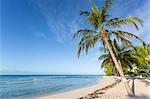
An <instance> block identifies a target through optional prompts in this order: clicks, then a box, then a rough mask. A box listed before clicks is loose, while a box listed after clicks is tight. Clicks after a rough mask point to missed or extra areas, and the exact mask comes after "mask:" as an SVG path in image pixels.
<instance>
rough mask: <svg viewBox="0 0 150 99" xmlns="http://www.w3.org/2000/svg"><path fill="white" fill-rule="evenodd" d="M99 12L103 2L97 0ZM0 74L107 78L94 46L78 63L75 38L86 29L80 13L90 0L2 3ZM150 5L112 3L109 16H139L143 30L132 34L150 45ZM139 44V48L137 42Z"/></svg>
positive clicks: (125, 0) (148, 0)
mask: <svg viewBox="0 0 150 99" xmlns="http://www.w3.org/2000/svg"><path fill="white" fill-rule="evenodd" d="M93 1H94V2H95V3H96V4H97V5H98V6H99V7H101V6H102V4H104V1H105V0H93ZM0 4H1V8H0V12H1V13H0V19H1V20H0V23H1V24H0V27H1V29H0V30H1V31H0V32H1V35H0V37H1V43H0V45H1V46H0V49H1V50H0V51H1V52H0V53H1V54H0V72H1V73H11V74H18V73H20V74H103V70H101V69H100V66H101V64H100V61H98V59H97V57H98V56H100V55H101V53H102V52H100V51H99V47H98V46H96V47H95V48H94V49H92V50H90V52H89V54H88V55H85V53H83V54H81V57H80V58H79V59H78V58H77V54H76V51H77V47H76V46H77V43H78V40H73V39H72V35H73V33H74V32H75V31H76V30H78V29H81V28H86V27H88V26H87V25H86V24H85V22H84V17H82V16H80V15H79V12H80V11H81V10H89V9H90V7H91V5H90V3H89V0H1V2H0ZM149 5H150V0H114V2H113V5H112V7H111V8H110V11H109V14H110V15H112V16H117V17H119V18H122V17H127V16H138V17H140V18H142V19H143V20H144V28H140V31H138V32H137V31H135V29H132V28H131V27H130V28H128V27H123V28H122V29H127V30H128V31H131V32H134V33H135V34H137V35H138V36H140V37H141V38H143V39H144V40H146V41H147V43H150V40H149V39H150V33H148V32H149V30H150V28H149V27H150V18H149V16H150V11H149V10H150V7H149ZM137 43H138V42H137Z"/></svg>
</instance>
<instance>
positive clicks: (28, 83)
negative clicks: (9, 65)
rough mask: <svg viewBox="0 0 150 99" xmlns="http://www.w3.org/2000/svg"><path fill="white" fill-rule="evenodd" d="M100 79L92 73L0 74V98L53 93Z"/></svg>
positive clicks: (9, 98) (10, 98)
mask: <svg viewBox="0 0 150 99" xmlns="http://www.w3.org/2000/svg"><path fill="white" fill-rule="evenodd" d="M100 79H101V77H100V76H94V75H7V76H6V75H5V76H4V75H3V76H2V75H1V76H0V99H12V98H17V99H18V98H19V99H22V98H29V97H36V96H43V95H47V94H54V93H59V92H64V91H69V90H72V89H75V88H80V87H84V86H88V85H91V84H94V83H97V81H99V80H100Z"/></svg>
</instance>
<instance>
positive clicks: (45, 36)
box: [35, 32, 50, 40]
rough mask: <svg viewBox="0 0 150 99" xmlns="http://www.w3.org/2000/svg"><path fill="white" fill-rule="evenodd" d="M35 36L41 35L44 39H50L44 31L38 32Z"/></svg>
mask: <svg viewBox="0 0 150 99" xmlns="http://www.w3.org/2000/svg"><path fill="white" fill-rule="evenodd" d="M35 36H36V37H39V38H42V39H45V40H49V39H50V38H49V37H48V36H47V35H46V34H45V33H42V32H36V33H35Z"/></svg>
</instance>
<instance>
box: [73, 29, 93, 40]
mask: <svg viewBox="0 0 150 99" xmlns="http://www.w3.org/2000/svg"><path fill="white" fill-rule="evenodd" d="M93 33H96V30H90V29H83V30H78V31H77V32H76V33H74V35H73V39H75V38H76V37H78V36H87V35H91V34H93Z"/></svg>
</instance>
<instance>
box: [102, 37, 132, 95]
mask: <svg viewBox="0 0 150 99" xmlns="http://www.w3.org/2000/svg"><path fill="white" fill-rule="evenodd" d="M104 41H105V43H106V45H107V47H108V50H109V52H110V55H111V57H112V59H113V62H114V64H115V67H116V69H117V70H118V72H119V74H120V76H121V78H122V81H123V83H124V85H125V88H126V91H127V93H128V95H129V96H134V93H133V92H132V90H131V88H130V86H129V84H128V82H127V79H126V78H125V75H124V73H123V70H122V68H121V67H120V66H119V64H118V61H117V59H116V57H115V54H114V52H113V50H112V48H111V46H110V44H109V42H108V39H107V38H104Z"/></svg>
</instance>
